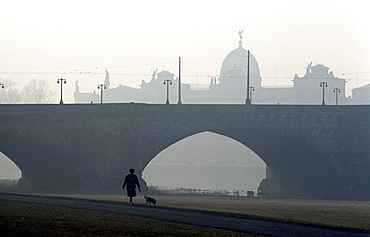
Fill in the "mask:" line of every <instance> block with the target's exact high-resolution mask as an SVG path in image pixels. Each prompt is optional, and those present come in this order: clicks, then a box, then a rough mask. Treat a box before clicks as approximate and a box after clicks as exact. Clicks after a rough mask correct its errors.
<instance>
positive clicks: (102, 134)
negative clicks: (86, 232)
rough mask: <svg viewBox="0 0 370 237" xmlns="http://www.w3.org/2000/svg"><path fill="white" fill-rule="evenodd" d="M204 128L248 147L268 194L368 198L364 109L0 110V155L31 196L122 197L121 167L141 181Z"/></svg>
mask: <svg viewBox="0 0 370 237" xmlns="http://www.w3.org/2000/svg"><path fill="white" fill-rule="evenodd" d="M205 131H209V132H214V133H217V134H221V135H224V136H227V137H230V138H232V139H235V140H236V141H239V142H240V143H242V144H244V145H245V146H247V147H249V148H250V149H252V150H253V151H254V152H255V153H256V154H257V155H258V156H259V157H260V158H261V159H262V160H263V161H264V162H265V163H266V164H267V166H268V167H269V169H270V171H271V172H272V174H273V176H269V179H270V182H271V183H272V184H273V187H274V188H275V189H274V190H275V194H276V195H280V196H310V197H317V198H344V199H346V198H347V199H354V198H369V197H370V106H296V105H251V106H246V105H184V104H183V105H177V104H176V105H175V104H174V105H154V104H134V103H131V104H85V105H82V104H64V105H59V104H51V105H36V104H35V105H0V151H1V152H3V153H4V154H5V155H7V156H8V157H9V158H10V159H11V160H12V161H14V162H15V164H17V165H18V167H19V168H20V169H21V170H22V172H23V174H24V179H26V180H27V181H28V182H29V183H30V185H31V187H32V190H34V191H47V192H85V193H86V192H87V193H110V192H117V191H120V188H121V184H122V180H123V177H124V175H125V174H126V173H127V169H128V168H130V167H135V168H136V170H137V174H138V176H139V177H141V174H142V171H143V170H144V168H145V167H146V165H147V164H148V163H149V162H150V161H151V160H152V159H153V158H154V157H155V156H156V155H157V154H158V153H159V152H161V151H162V150H164V149H165V148H167V147H169V146H170V145H172V144H174V143H176V142H178V141H180V140H181V139H183V138H186V137H188V136H191V135H194V134H197V133H201V132H205ZM190 149H191V148H190ZM162 175H166V174H162ZM190 175H191V174H189V176H190ZM220 175H222V174H220ZM168 178H169V179H170V178H171V177H168ZM142 182H143V180H142ZM241 182H242V180H241Z"/></svg>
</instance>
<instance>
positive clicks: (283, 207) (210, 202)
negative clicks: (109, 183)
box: [68, 195, 370, 231]
mask: <svg viewBox="0 0 370 237" xmlns="http://www.w3.org/2000/svg"><path fill="white" fill-rule="evenodd" d="M68 197H72V198H82V199H94V200H104V201H114V202H122V201H123V202H128V199H127V197H124V196H92V195H73V196H68ZM156 199H157V201H158V205H159V206H162V207H170V208H181V209H192V210H204V211H213V212H222V213H231V214H238V215H245V216H252V217H262V218H268V219H273V220H282V221H291V222H297V223H305V224H315V225H324V226H332V227H339V228H351V229H359V230H368V231H370V202H365V201H335V200H308V199H273V198H246V197H235V196H205V195H204V196H186V195H184V196H181V195H179V196H177V195H173V196H172V195H166V196H156ZM134 202H135V204H142V205H144V203H145V202H144V199H143V198H142V197H136V198H135V199H134Z"/></svg>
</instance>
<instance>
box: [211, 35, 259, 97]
mask: <svg viewBox="0 0 370 237" xmlns="http://www.w3.org/2000/svg"><path fill="white" fill-rule="evenodd" d="M249 67H250V69H249V80H250V81H249V86H250V87H253V88H255V89H256V88H260V87H261V81H262V79H261V76H260V69H259V66H258V63H257V60H256V58H255V57H254V56H253V54H252V53H249ZM247 74H248V51H247V50H246V49H244V48H243V46H242V41H241V40H240V41H239V47H238V48H236V49H234V50H233V51H231V52H230V53H229V54H228V55H227V56H226V58H225V59H224V61H223V63H222V66H221V71H220V77H219V79H218V81H219V83H218V84H216V83H214V84H212V85H211V87H210V100H211V101H212V102H213V103H245V100H246V96H247V91H246V89H247V77H248V76H247Z"/></svg>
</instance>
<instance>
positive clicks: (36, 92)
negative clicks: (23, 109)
mask: <svg viewBox="0 0 370 237" xmlns="http://www.w3.org/2000/svg"><path fill="white" fill-rule="evenodd" d="M49 88H50V85H49V84H48V83H47V82H46V81H45V80H36V79H32V80H31V81H30V83H29V84H28V85H26V86H25V87H24V89H23V96H24V101H25V102H28V103H47V102H50V101H51V100H52V99H53V97H54V95H55V92H53V91H51V90H50V89H49Z"/></svg>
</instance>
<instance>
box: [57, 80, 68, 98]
mask: <svg viewBox="0 0 370 237" xmlns="http://www.w3.org/2000/svg"><path fill="white" fill-rule="evenodd" d="M57 83H58V84H59V83H60V102H59V104H63V84H67V80H66V79H63V78H59V79H58V80H57Z"/></svg>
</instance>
